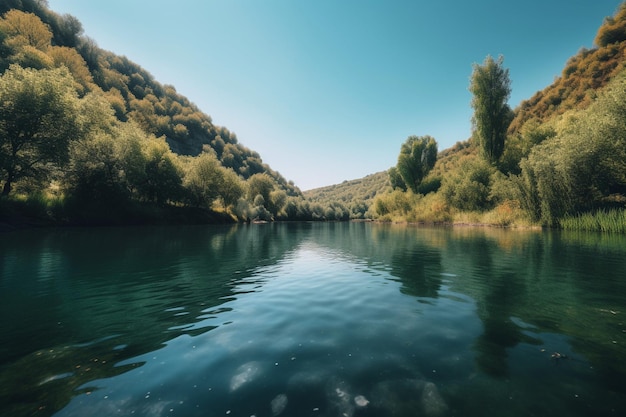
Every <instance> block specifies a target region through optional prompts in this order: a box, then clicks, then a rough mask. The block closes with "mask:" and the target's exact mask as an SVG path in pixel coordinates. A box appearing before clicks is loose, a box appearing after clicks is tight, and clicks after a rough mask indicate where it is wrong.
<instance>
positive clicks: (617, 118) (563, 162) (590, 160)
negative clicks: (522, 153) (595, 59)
mask: <svg viewBox="0 0 626 417" xmlns="http://www.w3.org/2000/svg"><path fill="white" fill-rule="evenodd" d="M625 102H626V74H623V75H622V76H620V77H619V78H618V79H616V80H614V81H613V82H612V83H611V84H610V85H609V87H608V89H606V90H605V91H604V92H603V93H602V94H601V96H600V97H599V98H598V100H597V101H596V102H595V103H593V105H592V106H591V107H589V108H588V109H587V110H585V111H583V112H578V113H576V114H574V115H570V116H569V117H567V118H565V121H564V122H563V123H562V124H561V128H560V130H559V131H558V132H557V135H556V136H555V137H554V138H552V139H550V140H547V141H545V142H544V143H542V144H541V145H538V146H536V147H535V148H533V150H532V151H531V153H530V155H529V156H528V158H527V159H525V160H523V161H522V163H521V167H522V173H521V175H520V178H519V180H518V185H519V187H520V194H521V196H522V199H521V202H522V204H523V205H524V207H525V208H526V209H527V210H529V212H530V213H531V214H532V215H533V217H534V218H535V219H537V220H541V221H542V222H543V223H545V224H551V225H554V224H557V223H558V219H559V218H561V217H563V216H566V215H570V214H574V213H577V212H581V211H588V210H592V209H594V208H597V207H598V206H601V205H604V204H606V203H607V202H608V201H610V200H611V196H614V195H624V194H626V105H625V104H624V103H625Z"/></svg>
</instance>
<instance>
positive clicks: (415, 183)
mask: <svg viewBox="0 0 626 417" xmlns="http://www.w3.org/2000/svg"><path fill="white" fill-rule="evenodd" d="M435 162H437V141H436V140H435V139H434V138H433V137H432V136H428V135H426V136H409V137H408V138H407V140H406V141H405V142H404V143H403V144H402V147H401V148H400V155H399V156H398V164H397V165H396V170H397V173H398V174H399V175H400V177H401V178H402V181H403V182H404V184H405V185H406V186H407V187H408V188H409V189H410V190H411V191H413V192H414V193H417V192H418V187H419V185H420V183H421V182H422V180H423V179H424V177H425V176H426V175H427V174H428V172H430V170H431V169H432V168H433V167H434V166H435ZM390 180H391V181H392V184H393V183H396V184H397V183H398V178H397V177H396V176H395V173H394V172H392V173H391V175H390Z"/></svg>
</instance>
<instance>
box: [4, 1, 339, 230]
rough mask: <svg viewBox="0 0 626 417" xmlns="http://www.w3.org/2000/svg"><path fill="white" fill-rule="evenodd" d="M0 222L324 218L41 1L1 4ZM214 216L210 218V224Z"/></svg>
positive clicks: (173, 96) (171, 95)
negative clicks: (23, 217)
mask: <svg viewBox="0 0 626 417" xmlns="http://www.w3.org/2000/svg"><path fill="white" fill-rule="evenodd" d="M0 74H1V76H0V102H1V104H0V107H1V108H0V122H1V123H0V152H1V153H0V183H1V184H2V200H0V215H4V216H9V217H15V215H16V214H18V213H19V214H30V215H34V216H35V217H39V218H40V219H41V218H45V219H46V220H48V221H53V222H88V223H93V222H105V223H111V222H115V223H128V222H153V221H169V220H172V219H173V218H176V219H177V220H181V221H185V219H188V220H192V221H216V220H218V219H221V221H232V220H234V219H240V220H245V219H260V220H272V219H288V218H292V217H293V216H296V218H298V219H314V218H324V217H325V216H324V212H325V211H326V209H327V207H322V208H321V209H319V210H317V208H316V209H315V210H313V209H311V207H310V204H309V202H307V201H306V200H305V199H304V197H303V196H302V193H301V191H300V190H299V189H298V188H297V187H296V186H295V185H294V184H293V182H288V181H287V180H285V178H283V177H282V175H280V174H279V173H278V172H276V171H274V170H272V169H271V167H269V166H268V165H267V164H265V163H263V161H262V159H261V157H260V155H259V154H258V153H256V152H254V151H252V150H250V149H248V148H246V147H245V146H243V145H242V144H240V143H239V142H238V139H237V136H236V135H235V134H234V133H232V132H230V131H229V130H228V129H226V128H224V127H219V126H216V125H214V124H213V122H212V120H211V118H210V117H209V116H208V115H206V114H205V113H202V112H201V111H200V110H199V109H198V108H197V107H196V106H195V105H194V104H193V103H191V102H189V100H187V99H186V98H185V97H183V96H181V95H180V94H178V93H177V92H176V90H175V88H174V87H173V86H169V85H161V84H160V83H158V82H157V81H155V80H154V79H153V77H152V76H151V75H150V74H149V73H148V72H147V71H145V70H144V69H142V68H141V67H140V66H138V65H137V64H134V63H133V62H131V61H130V60H129V59H127V58H126V57H120V56H117V55H115V54H113V53H111V52H108V51H104V50H102V49H100V48H99V47H98V46H97V44H96V43H95V42H94V41H93V40H92V39H90V38H88V37H86V36H85V35H84V34H83V33H82V27H81V24H80V22H79V21H78V20H77V19H76V18H74V17H72V16H68V15H64V16H60V15H58V14H56V13H54V12H53V11H51V10H49V9H48V5H47V2H46V1H43V0H12V1H4V2H2V4H0ZM216 213H221V215H219V216H217V217H216Z"/></svg>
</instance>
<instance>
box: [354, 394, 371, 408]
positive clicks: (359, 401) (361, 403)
mask: <svg viewBox="0 0 626 417" xmlns="http://www.w3.org/2000/svg"><path fill="white" fill-rule="evenodd" d="M354 403H355V404H356V406H357V407H367V405H368V404H369V403H370V402H369V400H368V399H367V398H365V397H364V396H363V395H357V396H356V397H354Z"/></svg>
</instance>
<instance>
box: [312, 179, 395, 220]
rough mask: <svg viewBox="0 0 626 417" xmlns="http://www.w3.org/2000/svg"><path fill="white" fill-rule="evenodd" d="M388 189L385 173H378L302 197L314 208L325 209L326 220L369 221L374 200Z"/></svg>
mask: <svg viewBox="0 0 626 417" xmlns="http://www.w3.org/2000/svg"><path fill="white" fill-rule="evenodd" d="M389 188H390V184H389V179H388V176H387V173H386V172H378V173H376V174H370V175H368V176H366V177H364V178H359V179H356V180H350V181H347V180H346V181H343V182H342V183H341V184H335V185H329V186H326V187H321V188H316V189H313V190H308V191H305V192H304V196H305V197H306V198H307V200H309V201H311V202H312V203H314V204H315V205H316V206H319V207H326V209H325V210H324V213H325V215H326V218H328V219H336V220H349V219H350V220H362V219H371V218H372V217H373V216H374V215H375V213H373V212H371V211H370V208H371V207H372V203H373V201H374V199H375V198H376V196H378V195H380V194H383V193H385V192H386V191H388V190H389Z"/></svg>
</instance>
